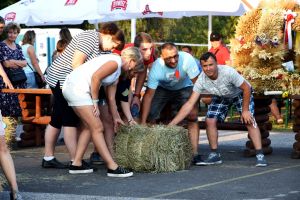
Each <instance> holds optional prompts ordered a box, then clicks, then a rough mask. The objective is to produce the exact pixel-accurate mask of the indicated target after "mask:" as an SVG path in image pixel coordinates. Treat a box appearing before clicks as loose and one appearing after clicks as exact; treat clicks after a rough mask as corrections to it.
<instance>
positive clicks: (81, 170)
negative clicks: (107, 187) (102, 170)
mask: <svg viewBox="0 0 300 200" xmlns="http://www.w3.org/2000/svg"><path fill="white" fill-rule="evenodd" d="M93 171H94V170H93V168H91V167H89V166H87V165H84V164H83V163H82V165H81V166H75V165H70V167H69V173H70V174H88V173H93Z"/></svg>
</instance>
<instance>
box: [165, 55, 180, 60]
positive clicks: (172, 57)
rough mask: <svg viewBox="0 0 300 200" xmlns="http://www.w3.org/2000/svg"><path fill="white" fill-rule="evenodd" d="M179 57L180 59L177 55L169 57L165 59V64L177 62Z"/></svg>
mask: <svg viewBox="0 0 300 200" xmlns="http://www.w3.org/2000/svg"><path fill="white" fill-rule="evenodd" d="M178 57H179V55H178V54H176V55H174V56H171V57H168V58H164V61H165V62H171V60H172V59H175V60H177V59H178Z"/></svg>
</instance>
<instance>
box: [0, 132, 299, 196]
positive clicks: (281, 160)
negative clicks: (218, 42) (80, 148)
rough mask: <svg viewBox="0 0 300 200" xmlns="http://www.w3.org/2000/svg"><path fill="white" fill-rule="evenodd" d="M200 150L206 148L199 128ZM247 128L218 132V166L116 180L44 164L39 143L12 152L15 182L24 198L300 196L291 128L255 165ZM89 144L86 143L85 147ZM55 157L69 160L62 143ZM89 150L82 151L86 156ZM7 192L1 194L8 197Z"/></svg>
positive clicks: (274, 140)
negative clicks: (247, 150)
mask: <svg viewBox="0 0 300 200" xmlns="http://www.w3.org/2000/svg"><path fill="white" fill-rule="evenodd" d="M201 135H203V136H201V139H200V150H201V152H202V154H204V155H206V154H207V153H208V144H207V140H206V137H205V136H204V135H205V134H204V132H202V131H201ZM246 138H247V134H246V133H245V132H232V131H222V132H221V133H220V150H221V152H222V156H223V161H224V163H223V164H222V165H218V166H209V167H197V166H192V167H191V168H190V169H188V170H185V171H179V172H176V173H162V174H146V173H135V175H134V177H131V178H126V179H119V178H109V177H107V176H106V175H105V172H106V170H105V167H104V166H96V167H97V169H98V170H97V172H94V173H93V174H87V175H70V174H68V172H67V170H56V169H42V168H41V167H40V164H41V158H42V155H43V148H26V149H19V150H16V151H13V152H12V154H13V156H14V160H15V165H16V169H17V178H18V182H19V187H20V190H21V192H22V195H23V196H24V197H25V198H24V199H26V200H27V199H28V200H38V199H55V200H60V199H78V200H83V199H105V200H106V199H107V200H108V199H117V200H123V199H126V200H128V199H156V198H158V199H228V200H240V199H244V200H250V199H260V200H283V199H284V200H285V199H288V200H299V199H300V181H299V180H300V159H297V160H294V159H291V158H290V153H291V150H292V144H293V143H294V133H276V132H272V133H271V135H270V139H271V140H272V147H273V148H274V152H273V154H272V155H269V156H267V160H268V162H269V164H270V165H269V166H268V167H266V168H257V167H255V166H254V164H255V158H244V157H243V156H242V152H243V149H244V144H245V141H246ZM90 151H91V147H90V148H89V152H90ZM57 152H58V153H57V157H58V158H59V159H60V160H63V161H66V162H67V160H68V156H67V153H66V150H65V146H63V145H61V146H58V148H57ZM89 152H88V153H87V154H86V155H87V156H88V155H89ZM4 189H5V190H6V191H4V192H2V193H0V199H1V200H2V199H3V200H5V199H8V192H7V189H8V188H7V187H6V186H5V187H4Z"/></svg>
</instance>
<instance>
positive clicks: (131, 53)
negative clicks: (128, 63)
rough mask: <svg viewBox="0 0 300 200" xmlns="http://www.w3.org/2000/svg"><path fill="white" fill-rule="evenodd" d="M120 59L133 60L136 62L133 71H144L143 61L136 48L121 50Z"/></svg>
mask: <svg viewBox="0 0 300 200" xmlns="http://www.w3.org/2000/svg"><path fill="white" fill-rule="evenodd" d="M121 57H123V58H125V60H134V61H135V62H136V66H135V67H134V69H133V70H134V71H138V72H140V71H143V70H144V59H143V56H142V54H141V52H140V50H139V49H138V48H137V47H128V48H126V49H123V50H122V53H121Z"/></svg>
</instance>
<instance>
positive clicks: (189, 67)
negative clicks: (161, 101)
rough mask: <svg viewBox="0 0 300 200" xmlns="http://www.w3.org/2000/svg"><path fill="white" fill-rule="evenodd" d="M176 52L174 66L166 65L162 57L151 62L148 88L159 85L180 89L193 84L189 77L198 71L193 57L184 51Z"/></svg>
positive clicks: (195, 74) (196, 74)
mask: <svg viewBox="0 0 300 200" xmlns="http://www.w3.org/2000/svg"><path fill="white" fill-rule="evenodd" d="M178 54H179V58H178V64H177V66H176V68H170V67H167V66H166V65H165V62H164V60H163V59H162V58H158V59H157V60H156V61H155V62H154V63H153V65H152V68H151V70H150V73H149V77H148V87H149V88H150V89H156V88H157V87H158V86H160V87H163V88H165V89H167V90H180V89H182V88H185V87H188V86H192V85H193V83H192V81H191V79H193V78H195V77H197V76H198V75H199V73H200V71H199V68H198V66H197V63H196V62H195V59H194V57H193V56H191V55H190V54H188V53H186V52H183V51H180V52H178Z"/></svg>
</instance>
